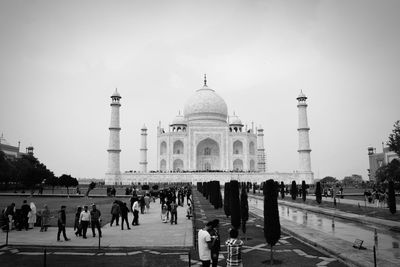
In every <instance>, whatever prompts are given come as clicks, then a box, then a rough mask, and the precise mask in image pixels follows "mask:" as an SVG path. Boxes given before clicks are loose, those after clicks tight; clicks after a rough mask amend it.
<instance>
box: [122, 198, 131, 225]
mask: <svg viewBox="0 0 400 267" xmlns="http://www.w3.org/2000/svg"><path fill="white" fill-rule="evenodd" d="M120 212H121V230H124V222H126V227H127V228H128V230H131V228H130V227H129V222H128V212H129V209H128V207H127V206H126V202H124V203H122V205H121V206H120Z"/></svg>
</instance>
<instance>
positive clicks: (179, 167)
mask: <svg viewBox="0 0 400 267" xmlns="http://www.w3.org/2000/svg"><path fill="white" fill-rule="evenodd" d="M182 170H183V161H182V160H181V159H176V160H174V171H175V172H179V171H182Z"/></svg>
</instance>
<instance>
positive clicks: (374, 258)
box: [374, 246, 376, 267]
mask: <svg viewBox="0 0 400 267" xmlns="http://www.w3.org/2000/svg"><path fill="white" fill-rule="evenodd" d="M374 267H376V250H375V246H374Z"/></svg>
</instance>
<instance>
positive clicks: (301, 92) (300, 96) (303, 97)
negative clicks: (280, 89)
mask: <svg viewBox="0 0 400 267" xmlns="http://www.w3.org/2000/svg"><path fill="white" fill-rule="evenodd" d="M296 99H297V100H299V101H303V100H306V99H307V97H306V95H305V94H304V93H303V90H301V91H300V94H299V96H298V97H297V98H296Z"/></svg>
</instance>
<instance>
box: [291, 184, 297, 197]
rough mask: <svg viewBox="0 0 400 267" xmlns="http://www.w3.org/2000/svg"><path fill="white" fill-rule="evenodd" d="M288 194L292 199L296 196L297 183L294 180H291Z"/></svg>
mask: <svg viewBox="0 0 400 267" xmlns="http://www.w3.org/2000/svg"><path fill="white" fill-rule="evenodd" d="M290 195H291V196H292V199H293V200H296V198H297V184H296V181H292V187H291V188H290Z"/></svg>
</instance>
